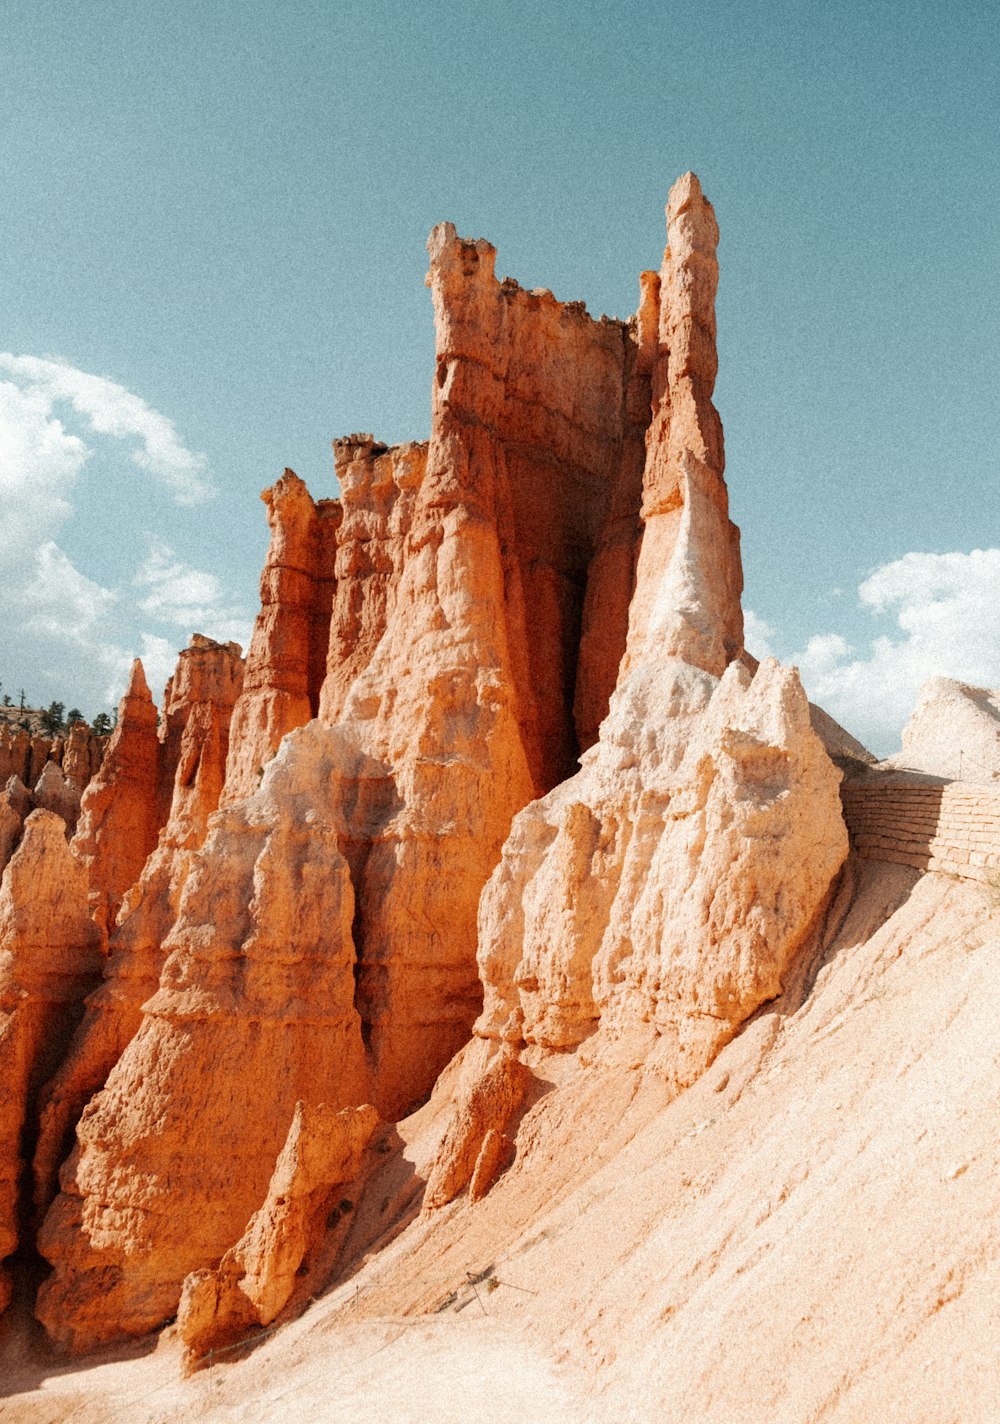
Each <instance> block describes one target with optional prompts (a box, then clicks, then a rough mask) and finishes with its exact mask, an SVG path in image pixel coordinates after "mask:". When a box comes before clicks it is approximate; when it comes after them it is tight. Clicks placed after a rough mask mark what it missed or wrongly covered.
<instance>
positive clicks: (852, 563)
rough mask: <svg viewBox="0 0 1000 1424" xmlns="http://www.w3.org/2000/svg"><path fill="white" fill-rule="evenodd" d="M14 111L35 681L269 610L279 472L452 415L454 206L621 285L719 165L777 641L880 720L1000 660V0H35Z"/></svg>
mask: <svg viewBox="0 0 1000 1424" xmlns="http://www.w3.org/2000/svg"><path fill="white" fill-rule="evenodd" d="M0 119H2V131H3V132H4V134H5V143H4V145H3V147H2V151H0V184H2V191H3V193H4V202H3V208H2V215H0V314H2V323H0V352H3V353H6V354H5V355H4V356H2V357H0V488H2V490H3V506H2V511H3V513H2V517H0V524H2V525H3V529H4V559H3V571H2V573H0V581H2V582H3V584H4V588H3V589H2V590H0V592H2V594H3V597H4V602H5V604H6V607H7V610H8V617H7V618H6V619H5V620H4V622H5V626H4V627H3V629H2V631H0V679H2V681H3V685H4V690H13V691H14V692H15V694H16V691H17V690H18V689H19V688H20V687H21V686H23V687H25V688H26V690H27V691H28V693H29V696H31V697H34V698H37V699H38V700H40V701H48V700H50V699H52V698H55V697H58V698H59V699H60V700H66V701H73V702H77V703H78V704H79V705H80V706H82V707H83V708H84V709H85V710H87V711H88V712H90V713H91V714H93V713H94V712H96V711H97V710H98V709H99V707H101V706H102V705H105V704H106V703H107V702H108V700H109V699H112V700H113V698H114V697H116V696H117V694H118V692H119V691H120V690H121V687H122V684H123V680H124V673H125V669H126V667H127V661H128V658H129V657H130V656H131V655H132V654H133V653H136V652H138V653H143V654H144V655H145V657H146V660H147V662H148V663H149V666H150V676H151V682H152V683H153V685H154V687H155V686H156V684H157V683H158V682H160V683H162V680H163V677H164V675H165V671H166V669H167V668H168V666H169V664H170V662H171V661H172V658H173V650H174V649H175V648H176V647H179V646H181V645H182V644H183V643H184V642H185V641H186V639H187V636H188V634H189V633H190V632H192V631H194V630H195V629H196V628H197V629H198V630H199V631H205V632H209V633H213V634H214V635H216V636H235V637H239V638H241V639H243V638H245V636H246V634H247V631H248V629H249V626H250V623H251V622H252V617H253V613H254V611H255V607H256V600H257V592H256V588H257V579H258V575H259V570H260V564H261V561H262V558H263V554H264V550H265V547H266V535H267V531H266V523H265V520H264V511H263V507H262V506H261V505H260V504H259V502H258V500H257V494H258V492H259V490H261V489H262V488H263V487H264V486H265V485H266V484H269V483H271V482H272V481H273V479H274V478H275V477H276V476H277V475H278V474H280V472H281V470H282V469H283V468H284V466H285V465H286V464H287V465H290V466H291V467H292V468H294V469H295V470H297V471H298V473H299V474H300V475H302V476H303V478H305V479H306V480H307V481H308V483H309V485H310V488H311V489H312V490H313V493H314V494H315V495H317V496H318V495H324V494H329V493H332V492H333V476H332V461H331V458H330V452H329V442H330V440H331V439H332V438H333V437H334V436H336V435H339V434H343V433H346V432H348V431H351V430H365V429H370V430H373V431H374V432H375V433H376V434H378V435H379V436H380V437H381V438H383V439H387V440H399V439H406V438H422V437H424V436H426V434H427V433H428V427H429V413H430V401H429V391H430V381H431V375H432V354H433V331H432V320H431V308H430V299H429V295H428V293H427V292H426V291H425V289H424V287H423V275H424V272H425V269H426V254H425V251H424V242H425V240H426V236H427V233H428V231H429V230H430V228H431V227H432V226H433V225H434V223H436V222H438V221H440V220H442V219H449V220H451V221H453V222H455V223H456V224H457V226H458V228H459V231H460V232H463V233H465V234H467V235H470V236H480V235H482V236H486V237H488V238H489V239H490V240H491V241H492V242H493V243H494V244H495V245H496V246H497V248H498V264H497V265H498V270H499V271H500V272H501V273H510V274H511V275H512V276H516V277H517V278H518V279H519V280H520V281H522V282H523V283H525V284H526V285H529V286H530V285H542V286H548V287H550V288H551V289H552V290H553V291H554V292H555V293H556V295H557V296H558V297H560V298H562V299H564V300H570V299H578V298H582V299H584V300H585V301H586V302H587V304H588V306H589V308H590V310H591V311H592V312H601V311H605V312H609V313H612V314H614V315H619V316H626V315H628V314H629V312H631V311H632V310H633V309H634V307H635V305H636V300H637V291H638V286H637V281H638V273H639V272H640V271H641V270H642V269H643V268H646V267H650V266H656V265H658V262H659V259H660V255H661V252H662V247H663V241H664V226H663V204H664V201H665V198H666V194H667V190H668V189H669V187H670V184H671V183H672V182H673V180H674V178H675V177H677V175H678V174H680V173H682V172H683V171H685V170H686V169H688V168H693V169H695V171H696V172H697V173H698V174H699V176H700V177H701V179H702V182H703V184H704V187H705V190H706V192H707V193H708V195H709V196H710V198H711V199H712V201H713V203H714V204H715V207H716V211H717V214H718V217H719V221H720V225H721V228H722V244H721V247H720V262H721V267H722V272H721V285H720V294H719V345H720V362H721V372H720V378H719V384H718V388H717V404H718V406H719V409H720V411H721V414H722V418H723V422H724V424H725V429H726V442H727V461H728V466H727V478H728V482H729V486H730V496H731V501H732V508H733V514H734V517H735V518H736V520H737V522H738V523H739V524H740V525H741V527H742V530H743V552H744V562H745V569H746V585H747V586H746V597H745V604H746V606H747V608H748V609H750V610H751V612H752V614H753V617H752V618H751V619H750V626H751V633H752V636H751V638H750V640H749V641H750V645H751V647H754V648H755V649H756V650H761V649H764V648H767V647H769V648H770V649H771V650H773V651H775V652H776V653H778V654H779V655H780V656H782V657H783V658H785V659H794V660H796V661H797V662H798V663H799V665H800V666H801V668H802V670H803V675H804V677H805V680H806V683H807V686H808V687H809V689H810V692H811V693H812V694H813V695H814V696H816V697H817V698H818V700H821V701H822V702H823V703H824V705H825V706H827V708H828V710H830V711H831V712H832V713H833V714H834V715H835V716H838V717H839V718H840V719H841V720H842V721H844V722H845V724H846V725H848V726H849V727H850V728H851V729H852V730H853V731H855V732H856V733H857V734H858V735H860V736H862V737H863V738H867V739H868V740H869V741H870V742H871V743H873V744H874V745H875V746H876V749H878V750H883V751H888V750H892V749H893V747H894V746H895V745H896V744H898V731H899V727H900V725H901V723H902V720H903V718H904V717H905V715H906V712H907V710H908V708H909V706H910V704H911V703H912V700H913V696H914V694H915V691H916V687H917V686H918V685H919V682H920V681H921V680H922V679H923V677H925V676H929V675H930V674H931V673H946V674H950V675H952V676H957V677H960V678H964V679H966V680H969V681H975V682H981V683H988V684H991V685H997V684H998V683H1000V617H998V615H997V602H998V600H997V593H998V590H1000V552H998V545H1000V530H998V513H1000V501H998V496H997V473H998V469H997V465H998V460H997V452H998V448H1000V413H998V399H1000V397H998V392H1000V379H998V377H1000V369H998V367H1000V355H998V351H1000V343H998V340H997V332H998V326H1000V322H998V318H1000V295H998V293H1000V282H998V273H1000V239H998V232H1000V221H998V219H1000V158H998V154H1000V143H998V139H1000V9H998V7H997V6H996V5H995V4H994V3H982V4H970V3H966V4H963V3H958V4H956V5H954V6H952V7H951V8H950V9H948V10H947V11H945V10H944V9H943V8H942V7H940V5H938V4H929V3H925V0H912V3H908V4H906V5H889V4H884V5H882V4H874V3H869V4H858V3H854V4H845V3H837V0H833V3H825V4H819V3H816V4H791V3H781V0H778V3H775V0H768V3H758V0H743V3H723V4H710V3H706V4H703V5H691V4H686V5H680V4H674V3H663V4H652V3H638V0H619V3H616V4H614V5H611V4H596V3H592V0H575V3H572V4H569V3H561V0H560V3H550V4H545V3H535V4H527V3H519V0H496V3H493V4H491V5H489V6H486V5H482V4H473V3H469V0H450V3H448V4H443V3H438V0H430V2H429V3H419V0H411V3H401V0H383V3H378V0H374V3H366V4H355V3H339V4H338V3H325V4H321V3H316V0H312V3H306V0H287V3H283V4H281V5H275V4H273V0H272V3H268V4H263V3H259V0H244V3H241V4H238V5H237V4H232V3H228V0H219V3H209V4H205V3H204V0H202V3H200V4H197V5H196V4H194V3H191V0H174V3H172V4H170V5H169V6H168V5H166V4H161V3H158V0H153V3H150V4H147V5H143V6H136V5H133V4H123V3H116V0H106V3H101V4H94V3H86V0H75V3H68V0H32V3H30V4H29V3H24V0H8V4H7V5H6V6H5V23H4V26H3V30H2V33H0ZM94 377H97V378H101V379H100V380H98V381H97V382H96V383H95V382H94V381H93V380H90V381H89V382H88V378H94ZM974 551H979V553H978V554H976V553H974Z"/></svg>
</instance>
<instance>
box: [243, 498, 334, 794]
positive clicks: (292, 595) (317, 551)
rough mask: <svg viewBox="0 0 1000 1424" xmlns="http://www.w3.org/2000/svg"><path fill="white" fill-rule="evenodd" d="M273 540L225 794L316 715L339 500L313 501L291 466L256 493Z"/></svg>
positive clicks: (255, 775) (249, 784) (250, 785)
mask: <svg viewBox="0 0 1000 1424" xmlns="http://www.w3.org/2000/svg"><path fill="white" fill-rule="evenodd" d="M261 499H262V500H263V501H264V504H265V506H266V507H267V522H268V524H269V525H270V529H271V543H270V547H269V548H268V551H267V558H266V560H265V563H264V570H263V572H262V574H261V576H260V603H261V606H260V612H259V613H258V615H257V620H256V622H255V624H254V630H253V637H252V638H251V641H250V651H249V652H248V654H247V660H246V674H245V677H244V680H243V687H242V694H241V696H240V698H239V700H238V702H237V704H236V708H235V710H234V712H233V719H232V735H231V737H230V741H229V753H228V762H227V766H226V787H225V797H224V799H225V801H226V802H227V803H231V802H234V801H239V800H240V799H241V798H242V797H244V796H249V795H251V794H252V793H253V792H254V791H256V790H257V787H258V786H259V785H260V778H261V776H262V775H263V769H264V767H265V766H266V765H267V763H268V762H269V761H270V760H271V758H272V757H273V756H274V753H275V752H276V751H277V749H278V747H279V745H280V743H281V739H282V737H283V736H284V735H285V734H286V732H290V731H292V730H293V729H294V728H295V727H301V726H303V725H304V724H305V723H306V722H308V721H309V719H310V718H311V717H314V716H315V715H316V711H317V708H318V705H319V694H320V688H321V686H322V682H323V673H324V669H325V663H326V649H327V642H328V639H329V628H330V608H331V604H332V602H333V595H334V588H335V576H334V563H335V558H336V540H337V530H338V528H339V526H340V521H341V508H340V504H339V502H338V501H337V500H334V499H322V500H319V501H318V502H314V501H313V498H312V496H311V495H310V493H309V491H308V490H307V489H306V487H305V484H304V483H303V481H302V480H300V479H299V477H298V475H296V474H295V472H294V471H293V470H286V471H285V473H284V474H283V475H282V476H281V478H280V479H279V480H277V481H276V483H275V484H273V485H272V486H271V488H270V489H266V490H265V491H264V493H263V494H262V495H261Z"/></svg>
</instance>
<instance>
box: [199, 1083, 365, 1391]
mask: <svg viewBox="0 0 1000 1424" xmlns="http://www.w3.org/2000/svg"><path fill="white" fill-rule="evenodd" d="M378 1125H379V1115H378V1113H377V1112H376V1111H375V1109H374V1108H373V1107H371V1106H370V1105H366V1106H364V1107H358V1108H342V1109H340V1110H339V1111H336V1110H333V1109H331V1108H329V1107H327V1106H326V1105H325V1104H323V1103H320V1104H317V1105H316V1106H314V1107H312V1108H307V1107H306V1105H305V1103H303V1102H298V1103H296V1105H295V1114H294V1116H293V1118H292V1125H291V1127H290V1128H289V1130H288V1137H287V1139H286V1141H285V1145H284V1147H283V1148H282V1149H281V1153H280V1154H279V1156H278V1161H277V1164H276V1166H275V1169H274V1175H273V1176H272V1178H271V1181H270V1185H269V1186H268V1189H267V1197H266V1198H265V1201H264V1204H263V1206H262V1207H261V1208H260V1210H259V1211H256V1212H255V1213H254V1215H253V1216H252V1217H251V1218H250V1221H249V1223H248V1224H247V1229H246V1231H244V1233H243V1235H242V1236H241V1237H240V1239H239V1241H238V1242H237V1243H236V1245H235V1246H233V1247H231V1248H230V1250H228V1251H227V1252H226V1254H225V1255H224V1256H223V1258H222V1260H221V1262H220V1263H219V1266H218V1268H217V1269H216V1270H208V1271H195V1272H193V1273H192V1274H191V1275H190V1276H188V1277H187V1279H186V1280H185V1282H184V1290H183V1294H182V1295H181V1303H180V1307H179V1309H178V1312H177V1330H178V1334H179V1335H180V1337H181V1339H182V1340H183V1341H184V1345H185V1348H186V1354H187V1359H188V1363H189V1364H192V1363H194V1362H195V1361H196V1360H198V1359H199V1358H201V1357H202V1356H204V1355H205V1354H206V1353H207V1352H209V1351H211V1350H213V1349H218V1348H219V1346H225V1345H228V1344H229V1343H231V1342H232V1341H233V1340H237V1339H239V1338H240V1336H242V1335H243V1334H244V1333H245V1332H246V1331H248V1330H249V1329H251V1328H252V1327H254V1326H260V1325H269V1324H270V1323H271V1321H272V1320H273V1319H274V1318H275V1316H277V1315H278V1314H279V1312H280V1311H281V1310H283V1309H284V1307H285V1305H286V1304H287V1303H288V1301H289V1300H290V1299H291V1297H292V1293H293V1291H294V1289H295V1286H296V1277H297V1276H298V1275H300V1274H304V1273H305V1272H304V1270H303V1267H304V1266H305V1269H306V1270H307V1269H308V1261H307V1257H308V1255H309V1253H310V1252H311V1251H314V1250H315V1249H316V1248H317V1247H318V1246H319V1245H320V1244H321V1243H324V1242H325V1240H326V1237H327V1233H328V1231H329V1228H330V1221H331V1218H334V1219H338V1220H343V1221H344V1224H345V1225H346V1222H347V1213H349V1212H350V1211H351V1209H352V1208H353V1204H354V1203H353V1201H352V1200H351V1199H350V1198H347V1199H345V1197H344V1190H345V1188H351V1190H352V1191H354V1187H353V1184H354V1183H355V1182H356V1180H357V1178H358V1176H359V1174H360V1173H361V1169H362V1162H363V1158H364V1152H365V1148H366V1147H367V1146H368V1144H369V1142H370V1141H371V1138H372V1135H373V1133H374V1132H375V1129H376V1128H377V1127H378ZM354 1194H355V1196H356V1195H357V1193H356V1192H355V1193H354Z"/></svg>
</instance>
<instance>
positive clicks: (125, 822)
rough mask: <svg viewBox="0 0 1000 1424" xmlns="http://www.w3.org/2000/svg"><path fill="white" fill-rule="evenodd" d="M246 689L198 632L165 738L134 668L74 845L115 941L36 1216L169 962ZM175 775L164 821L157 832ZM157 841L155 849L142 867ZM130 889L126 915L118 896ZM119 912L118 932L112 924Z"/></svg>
mask: <svg viewBox="0 0 1000 1424" xmlns="http://www.w3.org/2000/svg"><path fill="white" fill-rule="evenodd" d="M242 679H243V659H242V657H241V655H240V650H239V647H238V646H237V645H236V644H235V643H228V644H223V643H216V642H213V641H212V640H211V639H210V638H205V637H202V636H201V635H199V634H195V636H194V637H193V638H192V640H191V645H190V646H189V647H188V648H186V649H184V651H183V652H181V654H180V656H179V657H178V660H177V669H176V671H175V673H174V675H173V677H172V678H171V679H170V682H169V683H168V684H167V689H166V694H165V700H164V710H163V719H162V722H163V724H162V726H161V728H160V734H159V736H158V735H157V731H156V725H155V708H154V707H153V705H152V701H151V700H150V698H149V694H148V690H147V689H146V684H145V679H144V677H143V675H142V668H141V665H140V664H138V663H137V664H136V665H135V667H134V669H133V675H132V682H131V684H130V687H129V691H128V692H127V693H126V696H125V698H124V699H123V703H122V706H121V709H120V713H119V722H118V727H117V729H116V732H115V737H116V738H117V741H116V743H115V744H114V745H113V747H112V749H111V752H110V753H109V758H108V765H107V769H106V776H107V780H105V779H104V778H103V777H102V778H100V779H99V780H98V782H97V783H95V784H94V787H93V790H92V799H90V800H88V802H87V803H86V804H87V810H88V819H87V820H86V821H85V823H84V825H82V826H81V830H80V833H79V834H78V836H77V838H76V839H75V840H74V842H73V849H74V851H75V852H76V853H77V857H78V859H79V860H80V862H81V863H82V864H83V865H84V866H85V867H86V868H87V870H88V872H89V884H90V898H91V909H92V912H93V913H94V915H95V919H96V920H97V922H98V924H99V925H101V926H102V928H104V927H106V932H108V933H110V943H109V946H108V962H107V965H106V967H105V973H104V981H103V983H102V984H101V985H100V987H99V988H98V989H96V990H95V992H94V994H93V995H91V997H90V999H89V1000H88V1002H87V1008H86V1014H85V1016H84V1019H83V1022H82V1023H81V1024H80V1027H79V1029H78V1030H77V1033H76V1035H75V1036H74V1039H73V1042H72V1045H71V1046H70V1050H69V1052H68V1053H67V1054H66V1056H65V1058H64V1059H63V1061H62V1063H61V1064H60V1065H59V1069H58V1072H56V1073H55V1075H54V1076H53V1078H52V1081H51V1082H50V1083H49V1084H47V1086H46V1088H45V1090H44V1092H43V1093H42V1094H41V1104H42V1110H41V1121H40V1129H39V1137H38V1146H37V1150H36V1153H35V1160H34V1173H35V1201H36V1205H37V1206H38V1207H39V1208H44V1207H46V1206H47V1205H48V1204H49V1202H50V1201H51V1199H52V1196H53V1193H54V1189H55V1182H56V1175H57V1172H58V1168H59V1164H60V1162H61V1161H62V1159H63V1157H64V1155H65V1153H66V1151H67V1150H68V1140H67V1139H68V1135H69V1134H70V1133H71V1132H72V1129H73V1127H74V1126H75V1124H76V1121H77V1119H78V1118H79V1115H80V1113H81V1111H82V1109H83V1107H84V1105H85V1104H86V1103H87V1102H88V1100H89V1099H90V1098H91V1096H92V1095H93V1094H94V1093H95V1092H97V1091H98V1089H100V1088H101V1087H102V1086H103V1084H104V1081H105V1079H106V1078H107V1076H108V1074H109V1073H110V1071H111V1069H112V1068H113V1067H114V1065H115V1063H116V1062H117V1061H118V1058H119V1057H120V1056H121V1054H122V1052H123V1051H124V1050H125V1048H126V1046H127V1045H128V1044H129V1042H130V1041H131V1039H132V1038H133V1036H134V1034H135V1032H136V1030H137V1029H138V1027H139V1024H140V1021H141V1018H142V1012H141V1009H142V1005H143V1003H144V1002H145V1000H146V999H148V998H149V997H150V996H151V995H152V994H154V993H155V992H156V989H157V986H158V984H159V979H160V971H161V969H162V967H163V962H164V959H165V958H166V949H165V947H164V941H165V940H166V937H167V935H168V933H169V931H170V928H171V926H172V925H173V923H174V920H175V918H176V915H177V909H178V904H179V901H180V895H181V891H182V890H183V888H184V884H185V881H186V878H187V874H188V871H189V869H190V865H191V860H192V857H193V855H194V853H195V851H197V849H198V848H199V847H200V845H201V844H202V842H203V841H204V839H205V835H206V832H207V829H208V821H209V817H210V816H211V814H212V812H213V811H214V810H215V809H216V807H217V806H218V804H219V797H220V795H221V791H222V785H223V781H224V778H225V768H226V755H227V750H228V741H229V723H230V719H231V717H232V713H233V707H234V705H235V703H236V700H237V698H238V696H239V693H240V688H241V685H242ZM168 772H170V773H171V776H172V785H171V797H170V802H169V815H168V817H167V820H166V824H165V825H164V826H163V827H162V830H160V828H159V816H160V814H161V809H160V808H161V806H162V801H163V794H162V783H163V782H164V781H165V779H166V776H167V773H168ZM158 830H159V835H158V836H157V834H156V833H157V831H158ZM150 839H152V841H153V847H154V848H153V849H152V851H151V853H150V854H149V855H148V858H146V857H143V858H142V859H141V860H140V852H141V850H142V849H145V846H146V845H147V844H148V842H149V840H150ZM137 865H138V870H136V866H137ZM133 872H135V875H136V876H138V878H134V876H133ZM140 872H141V873H140ZM130 876H133V879H129V877H130ZM126 883H127V884H128V886H129V889H128V891H127V893H125V894H124V897H123V899H122V901H121V910H120V912H119V911H118V909H117V895H118V894H119V893H121V891H120V887H121V886H122V885H125V884H126ZM113 910H114V911H115V918H116V920H117V928H115V922H114V921H113V920H111V918H110V917H111V913H112V911H113Z"/></svg>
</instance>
